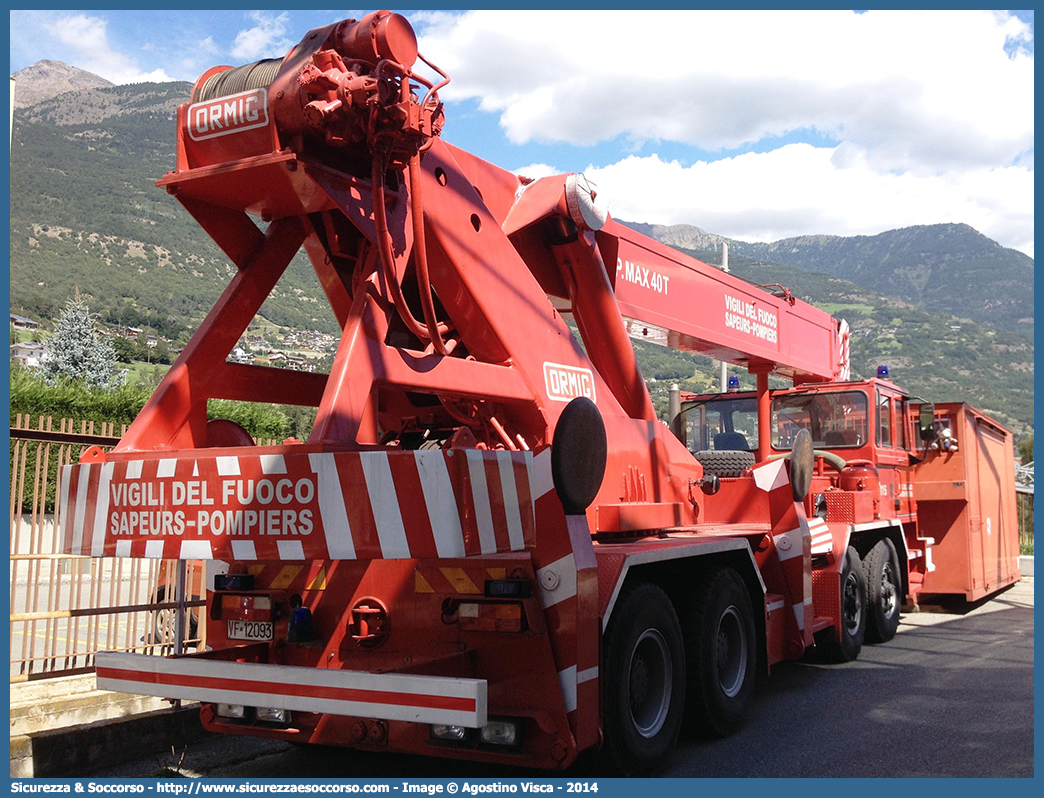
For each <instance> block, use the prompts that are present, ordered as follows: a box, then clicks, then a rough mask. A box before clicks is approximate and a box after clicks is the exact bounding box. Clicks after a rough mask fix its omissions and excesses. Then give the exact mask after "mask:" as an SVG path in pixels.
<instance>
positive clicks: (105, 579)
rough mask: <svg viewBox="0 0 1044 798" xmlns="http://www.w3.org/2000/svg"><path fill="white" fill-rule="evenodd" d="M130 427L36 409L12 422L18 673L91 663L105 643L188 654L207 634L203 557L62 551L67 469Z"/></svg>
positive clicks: (69, 670)
mask: <svg viewBox="0 0 1044 798" xmlns="http://www.w3.org/2000/svg"><path fill="white" fill-rule="evenodd" d="M125 431H126V426H123V427H121V428H120V430H119V433H117V430H116V429H115V425H113V424H104V423H97V424H96V423H95V422H88V421H79V422H77V421H73V420H71V419H60V420H55V419H54V418H52V417H50V416H39V417H36V419H35V421H34V419H33V418H31V417H30V416H28V415H26V416H23V415H18V416H17V417H16V420H15V424H14V425H13V426H12V427H11V681H12V682H20V681H27V680H30V679H39V678H46V677H51V676H68V675H72V674H77V673H86V672H90V671H92V670H93V669H94V654H95V653H96V652H98V651H136V652H140V653H152V654H170V653H180V651H181V650H183V649H184V648H186V647H193V646H200V647H201V646H202V645H203V644H204V642H205V640H206V613H204V612H202V611H200V609H199V608H200V607H202V606H203V605H204V604H205V601H204V599H205V592H204V590H203V585H202V581H203V577H202V564H201V563H199V562H192V563H185V562H184V561H178V560H142V559H125V558H115V557H82V556H74V555H69V554H63V553H62V541H61V539H60V534H61V531H60V530H59V529H58V527H57V524H56V523H55V519H56V518H57V517H58V513H60V512H61V507H60V503H61V495H60V491H58V490H56V487H57V485H58V475H59V473H60V469H61V468H62V466H65V465H69V464H71V463H75V462H77V461H78V459H79V457H80V454H81V453H82V452H83V451H84V449H86V448H87V447H89V446H98V447H100V448H102V449H105V450H108V449H111V448H112V447H113V446H115V445H116V443H117V442H118V441H119V435H122V434H123V433H124V432H125ZM179 572H180V573H179ZM179 585H183V586H185V589H183V590H181V591H179V590H178V586H179ZM179 626H180V627H181V634H178V633H177V629H178V627H179Z"/></svg>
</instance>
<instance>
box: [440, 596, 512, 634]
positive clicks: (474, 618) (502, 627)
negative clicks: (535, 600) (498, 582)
mask: <svg viewBox="0 0 1044 798" xmlns="http://www.w3.org/2000/svg"><path fill="white" fill-rule="evenodd" d="M457 623H458V625H459V626H460V629H461V630H462V631H465V632H524V631H525V630H526V614H525V612H524V611H523V609H522V603H521V602H516V601H510V602H495V603H486V602H477V601H464V602H461V604H460V606H459V607H458V608H457Z"/></svg>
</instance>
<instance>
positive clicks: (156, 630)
mask: <svg viewBox="0 0 1044 798" xmlns="http://www.w3.org/2000/svg"><path fill="white" fill-rule="evenodd" d="M198 598H199V596H193V597H192V599H193V600H197V599H198ZM173 600H174V599H173V598H172V599H171V601H173ZM166 601H167V588H166V587H164V586H160V587H158V588H156V597H155V599H154V603H155V604H163V603H164V602H166ZM153 615H154V617H153V620H152V641H151V642H153V643H173V642H174V638H175V637H177V628H178V618H177V616H178V612H177V610H155V612H154V614H153ZM188 622H189V639H190V640H195V639H196V634H197V627H198V624H199V621H198V618H197V613H196V608H195V607H189V608H188Z"/></svg>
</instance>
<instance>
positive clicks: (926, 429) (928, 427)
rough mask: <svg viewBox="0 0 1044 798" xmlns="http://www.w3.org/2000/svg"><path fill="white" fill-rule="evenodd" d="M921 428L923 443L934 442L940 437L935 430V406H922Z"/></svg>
mask: <svg viewBox="0 0 1044 798" xmlns="http://www.w3.org/2000/svg"><path fill="white" fill-rule="evenodd" d="M919 426H920V428H921V440H922V441H925V442H931V441H934V440H935V439H936V438H937V437H939V432H938V430H936V429H935V405H933V404H923V405H921V417H920V419H919Z"/></svg>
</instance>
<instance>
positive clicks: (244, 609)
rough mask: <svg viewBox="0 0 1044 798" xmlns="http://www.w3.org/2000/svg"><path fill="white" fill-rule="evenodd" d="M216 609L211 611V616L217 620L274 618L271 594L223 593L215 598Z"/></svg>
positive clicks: (263, 619) (265, 619)
mask: <svg viewBox="0 0 1044 798" xmlns="http://www.w3.org/2000/svg"><path fill="white" fill-rule="evenodd" d="M214 609H215V610H217V612H216V613H211V617H212V618H213V619H214V620H217V621H270V620H272V598H271V596H251V595H242V594H239V593H221V594H220V595H218V596H217V597H216V598H215V600H214Z"/></svg>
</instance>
